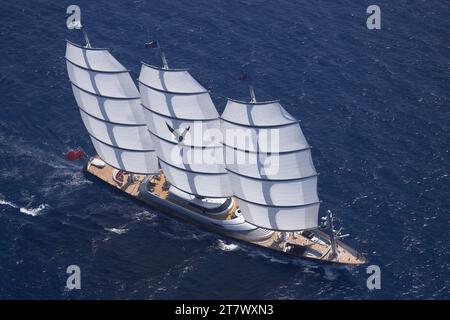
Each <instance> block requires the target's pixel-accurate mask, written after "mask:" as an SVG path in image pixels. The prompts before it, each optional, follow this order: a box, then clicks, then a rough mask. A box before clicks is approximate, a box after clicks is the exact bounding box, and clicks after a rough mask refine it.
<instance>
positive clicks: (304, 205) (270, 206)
mask: <svg viewBox="0 0 450 320" xmlns="http://www.w3.org/2000/svg"><path fill="white" fill-rule="evenodd" d="M234 196H235V197H236V198H238V199H239V200H242V201H245V202H248V203H251V204H254V205H259V206H261V207H269V208H301V207H309V206H313V205H316V204H320V203H321V201H315V202H311V203H305V204H299V205H286V206H280V205H270V204H265V203H259V202H254V201H249V200H246V199H244V198H241V197H239V196H237V195H236V194H235V195H234Z"/></svg>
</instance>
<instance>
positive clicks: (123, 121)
mask: <svg viewBox="0 0 450 320" xmlns="http://www.w3.org/2000/svg"><path fill="white" fill-rule="evenodd" d="M85 39H86V46H80V45H76V44H73V43H71V42H67V45H66V64H67V72H68V74H69V79H70V82H71V84H72V90H73V93H74V96H75V99H76V101H77V105H78V107H79V111H80V115H81V118H82V120H83V123H84V125H85V127H86V129H87V131H88V133H89V135H90V136H91V141H92V143H93V145H94V148H95V150H96V151H97V154H98V155H99V156H100V158H101V159H102V160H103V161H104V162H106V163H108V164H109V165H111V166H113V167H115V168H118V169H121V170H124V171H127V172H133V173H142V174H152V173H156V172H158V170H159V169H158V161H157V158H156V155H155V150H154V147H153V144H152V141H151V138H150V135H149V134H148V132H147V128H146V124H145V117H144V113H143V111H142V107H141V105H140V94H139V91H138V90H137V88H136V85H135V84H134V82H133V80H132V79H131V76H130V73H129V71H128V70H127V69H125V67H124V66H123V65H122V64H120V63H119V62H118V61H117V60H116V59H115V58H114V57H113V56H112V55H111V54H110V52H109V51H108V50H107V49H99V48H91V45H90V42H89V39H88V38H87V34H86V33H85Z"/></svg>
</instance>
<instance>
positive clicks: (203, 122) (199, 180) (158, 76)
mask: <svg viewBox="0 0 450 320" xmlns="http://www.w3.org/2000/svg"><path fill="white" fill-rule="evenodd" d="M139 91H140V92H141V95H142V105H143V107H144V113H145V118H146V121H147V127H148V130H149V131H150V133H151V137H152V139H153V144H154V145H155V149H156V153H157V156H158V158H159V160H160V165H161V168H162V169H163V171H164V172H165V174H166V176H167V179H168V181H169V182H170V183H171V184H172V185H173V186H174V187H176V188H178V189H180V190H181V191H184V192H186V193H190V194H193V195H196V196H202V197H210V198H222V197H228V196H230V195H231V194H232V191H231V187H230V184H229V178H228V173H227V171H226V169H225V165H224V161H223V146H222V139H221V131H220V120H219V114H218V113H217V110H216V108H215V106H214V103H213V102H212V100H211V97H210V95H209V93H208V91H207V90H206V89H205V88H204V87H203V86H202V85H200V84H199V83H198V82H197V81H196V80H195V79H194V78H193V77H192V76H191V75H190V74H189V72H188V71H187V70H179V69H162V68H157V67H154V66H150V65H147V64H142V68H141V73H140V76H139ZM171 130H175V132H174V133H173V132H171ZM183 133H185V135H184V139H182V141H179V139H178V138H179V135H181V134H183Z"/></svg>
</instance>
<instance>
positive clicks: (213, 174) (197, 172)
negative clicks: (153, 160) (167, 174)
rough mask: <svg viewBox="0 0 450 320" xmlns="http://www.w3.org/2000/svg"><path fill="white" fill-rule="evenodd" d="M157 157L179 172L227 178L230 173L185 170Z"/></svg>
mask: <svg viewBox="0 0 450 320" xmlns="http://www.w3.org/2000/svg"><path fill="white" fill-rule="evenodd" d="M157 157H158V159H159V160H160V161H161V162H164V163H165V164H167V165H168V166H170V167H172V168H175V169H179V170H181V171H185V172H190V173H195V174H200V175H201V174H203V175H209V176H219V175H222V176H226V175H227V174H228V173H227V172H201V171H194V170H188V169H185V168H180V167H178V166H176V165H174V164H172V163H169V162H167V161H165V160H163V159H162V158H161V157H160V156H158V155H157Z"/></svg>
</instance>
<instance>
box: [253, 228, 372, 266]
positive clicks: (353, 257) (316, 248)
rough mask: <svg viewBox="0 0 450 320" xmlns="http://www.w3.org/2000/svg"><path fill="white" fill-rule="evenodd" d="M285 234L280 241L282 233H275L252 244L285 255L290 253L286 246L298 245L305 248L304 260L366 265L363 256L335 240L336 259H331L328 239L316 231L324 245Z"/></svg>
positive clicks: (298, 235) (293, 233) (325, 235)
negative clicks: (284, 253) (285, 236)
mask: <svg viewBox="0 0 450 320" xmlns="http://www.w3.org/2000/svg"><path fill="white" fill-rule="evenodd" d="M287 234H288V236H287V238H285V239H282V233H281V232H279V231H276V232H274V233H273V234H272V236H271V237H270V238H268V239H266V240H264V241H258V242H254V244H256V245H259V246H262V247H266V248H270V249H273V250H276V251H283V252H286V253H290V252H289V250H286V249H285V248H286V246H291V245H298V246H301V247H303V248H305V250H304V252H303V254H302V255H303V256H304V257H305V258H311V259H317V260H323V261H331V262H335V263H342V264H353V265H357V264H364V263H366V259H365V257H364V256H362V255H360V254H358V253H356V252H355V251H354V250H352V249H350V248H348V247H347V246H346V245H345V244H343V243H342V242H341V241H339V240H337V243H336V250H337V255H336V257H332V253H331V246H330V238H329V236H328V235H327V234H326V233H324V232H322V231H316V233H315V235H316V236H317V237H320V240H322V241H323V242H324V244H322V243H319V242H315V241H312V240H310V239H308V238H306V237H304V236H302V235H301V234H298V233H295V232H288V233H287ZM350 250H351V251H350Z"/></svg>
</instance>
